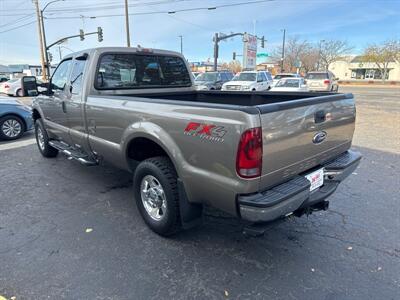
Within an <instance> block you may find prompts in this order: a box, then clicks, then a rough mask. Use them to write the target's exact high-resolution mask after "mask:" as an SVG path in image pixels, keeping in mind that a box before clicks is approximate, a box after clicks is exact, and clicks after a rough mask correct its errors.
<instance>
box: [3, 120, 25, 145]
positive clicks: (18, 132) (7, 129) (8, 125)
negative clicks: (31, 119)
mask: <svg viewBox="0 0 400 300" xmlns="http://www.w3.org/2000/svg"><path fill="white" fill-rule="evenodd" d="M24 132H25V124H24V122H23V121H22V119H21V118H20V117H17V116H14V115H12V116H5V117H2V118H0V139H2V140H6V141H11V140H16V139H19V138H20V137H21V136H22V135H23V134H24Z"/></svg>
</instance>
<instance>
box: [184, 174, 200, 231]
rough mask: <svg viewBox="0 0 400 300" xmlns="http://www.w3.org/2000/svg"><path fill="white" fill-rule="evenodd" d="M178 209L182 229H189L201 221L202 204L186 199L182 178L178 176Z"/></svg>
mask: <svg viewBox="0 0 400 300" xmlns="http://www.w3.org/2000/svg"><path fill="white" fill-rule="evenodd" d="M178 189H179V210H180V213H181V222H182V227H183V229H190V228H193V227H195V226H198V225H201V224H202V222H203V205H201V204H195V203H190V202H189V201H188V198H187V195H186V191H185V187H184V185H183V182H182V180H180V179H179V178H178Z"/></svg>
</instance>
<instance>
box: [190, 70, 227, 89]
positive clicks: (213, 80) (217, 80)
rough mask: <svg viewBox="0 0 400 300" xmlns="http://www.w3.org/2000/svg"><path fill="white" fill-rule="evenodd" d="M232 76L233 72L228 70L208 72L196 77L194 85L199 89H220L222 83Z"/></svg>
mask: <svg viewBox="0 0 400 300" xmlns="http://www.w3.org/2000/svg"><path fill="white" fill-rule="evenodd" d="M232 78H233V73H231V72H228V71H218V72H206V73H202V74H200V75H198V76H197V77H196V79H195V81H194V85H195V87H196V89H197V90H199V91H211V90H220V89H221V88H222V85H223V84H224V83H225V82H228V81H230V80H232Z"/></svg>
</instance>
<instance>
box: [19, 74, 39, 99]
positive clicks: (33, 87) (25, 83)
mask: <svg viewBox="0 0 400 300" xmlns="http://www.w3.org/2000/svg"><path fill="white" fill-rule="evenodd" d="M21 89H22V91H23V95H24V96H37V95H38V94H39V93H38V89H37V83H36V77H35V76H23V77H22V78H21Z"/></svg>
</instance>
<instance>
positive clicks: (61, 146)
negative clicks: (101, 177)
mask: <svg viewBox="0 0 400 300" xmlns="http://www.w3.org/2000/svg"><path fill="white" fill-rule="evenodd" d="M49 145H50V146H52V147H53V148H55V149H57V150H58V151H60V152H61V153H63V154H65V155H66V156H67V157H68V159H69V160H72V159H74V160H77V161H78V162H80V163H81V164H83V165H85V166H96V165H98V164H99V162H98V161H97V160H96V159H94V158H92V157H90V156H89V155H87V154H86V153H83V152H81V151H79V150H76V149H74V148H72V147H70V146H69V145H67V144H66V143H64V142H60V141H55V140H53V141H49Z"/></svg>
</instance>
